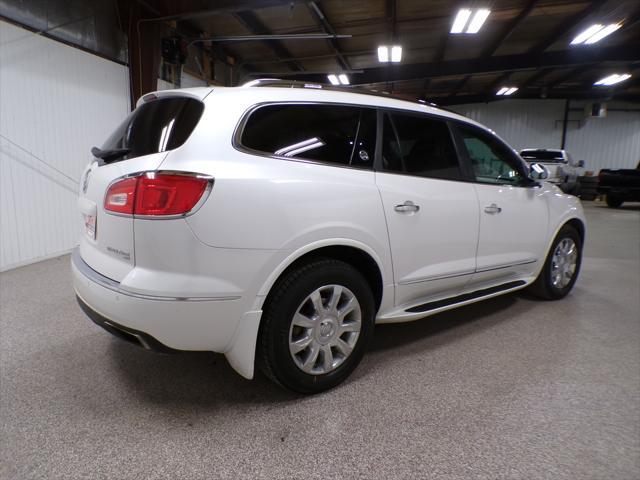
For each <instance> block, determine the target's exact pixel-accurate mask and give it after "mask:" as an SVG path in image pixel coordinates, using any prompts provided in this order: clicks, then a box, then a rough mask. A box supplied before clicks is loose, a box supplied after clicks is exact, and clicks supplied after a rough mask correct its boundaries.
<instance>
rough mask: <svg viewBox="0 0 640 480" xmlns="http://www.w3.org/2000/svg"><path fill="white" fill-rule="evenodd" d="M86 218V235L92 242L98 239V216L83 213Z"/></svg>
mask: <svg viewBox="0 0 640 480" xmlns="http://www.w3.org/2000/svg"><path fill="white" fill-rule="evenodd" d="M82 216H83V217H84V233H85V235H86V236H87V237H89V238H90V239H91V240H95V239H96V216H95V215H89V214H87V213H83V214H82Z"/></svg>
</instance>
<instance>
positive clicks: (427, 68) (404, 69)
mask: <svg viewBox="0 0 640 480" xmlns="http://www.w3.org/2000/svg"><path fill="white" fill-rule="evenodd" d="M638 51H640V45H638V44H628V45H623V46H612V47H603V48H597V49H588V50H587V49H581V50H563V51H555V52H544V53H540V54H520V55H501V56H498V57H490V58H469V59H464V60H450V61H446V62H433V63H414V64H400V65H397V66H395V68H394V72H393V78H392V80H393V81H403V80H417V79H422V78H425V77H443V76H454V75H470V74H479V73H492V72H506V71H514V72H515V71H519V70H538V69H540V68H548V67H567V66H580V65H585V64H593V63H599V62H607V61H617V62H633V61H637V60H638V53H637V52H638ZM387 81H389V72H388V69H387V68H385V67H373V68H369V69H364V73H363V74H362V75H359V76H358V77H355V78H353V79H352V83H353V84H360V85H363V84H372V83H384V82H387Z"/></svg>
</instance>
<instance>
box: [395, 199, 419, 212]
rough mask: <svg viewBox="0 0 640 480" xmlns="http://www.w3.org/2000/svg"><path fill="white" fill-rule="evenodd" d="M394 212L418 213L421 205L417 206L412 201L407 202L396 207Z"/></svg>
mask: <svg viewBox="0 0 640 480" xmlns="http://www.w3.org/2000/svg"><path fill="white" fill-rule="evenodd" d="M394 210H395V211H396V212H417V211H418V210H420V205H416V204H414V203H413V202H412V201H411V200H407V201H406V202H404V203H401V204H400V205H396V206H395V207H394Z"/></svg>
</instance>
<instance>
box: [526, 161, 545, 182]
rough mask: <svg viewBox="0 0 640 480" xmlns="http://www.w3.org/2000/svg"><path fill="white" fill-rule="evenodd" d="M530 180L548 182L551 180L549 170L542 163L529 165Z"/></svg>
mask: <svg viewBox="0 0 640 480" xmlns="http://www.w3.org/2000/svg"><path fill="white" fill-rule="evenodd" d="M529 178H531V179H532V180H546V179H547V178H549V169H548V168H547V167H545V166H544V165H542V164H540V163H532V164H530V165H529Z"/></svg>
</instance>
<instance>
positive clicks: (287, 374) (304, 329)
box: [256, 258, 375, 394]
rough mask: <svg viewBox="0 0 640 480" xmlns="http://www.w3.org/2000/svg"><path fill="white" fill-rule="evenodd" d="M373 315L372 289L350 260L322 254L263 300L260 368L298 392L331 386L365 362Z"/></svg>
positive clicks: (282, 280)
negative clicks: (364, 357) (322, 255)
mask: <svg viewBox="0 0 640 480" xmlns="http://www.w3.org/2000/svg"><path fill="white" fill-rule="evenodd" d="M374 316H375V301H374V297H373V294H372V292H371V288H370V287H369V284H368V283H367V281H366V280H365V278H364V277H363V276H362V274H361V273H360V272H359V271H357V270H356V269H355V268H353V267H352V266H351V265H349V264H348V263H345V262H342V261H339V260H334V259H329V258H318V259H315V260H311V261H309V262H308V263H305V264H302V265H300V266H297V267H294V268H293V269H292V270H290V271H289V272H287V273H285V275H283V277H282V278H280V279H279V280H278V281H277V282H276V284H275V285H274V287H273V288H272V290H271V293H270V294H269V297H268V298H267V301H266V302H265V308H264V313H263V317H262V322H261V325H260V332H259V338H258V352H257V357H256V358H257V362H258V367H259V368H260V369H261V370H262V371H263V373H264V374H265V375H266V376H267V377H269V378H270V379H271V380H273V381H275V382H276V383H278V384H280V385H281V386H283V387H285V388H287V389H289V390H293V391H295V392H298V393H303V394H312V393H318V392H322V391H324V390H328V389H330V388H333V387H335V386H337V385H339V384H340V383H341V382H343V381H344V380H345V379H346V378H347V377H348V376H349V375H350V374H351V372H353V370H354V369H355V368H356V367H357V366H358V364H359V363H360V360H362V357H363V355H364V352H365V349H366V346H367V344H368V342H369V340H370V338H371V336H372V334H373V328H374Z"/></svg>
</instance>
